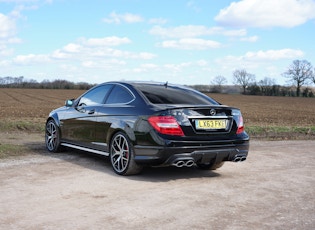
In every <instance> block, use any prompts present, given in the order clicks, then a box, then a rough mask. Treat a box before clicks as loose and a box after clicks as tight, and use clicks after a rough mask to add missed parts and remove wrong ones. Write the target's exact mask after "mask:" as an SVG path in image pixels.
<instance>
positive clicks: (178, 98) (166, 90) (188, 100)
mask: <svg viewBox="0 0 315 230" xmlns="http://www.w3.org/2000/svg"><path fill="white" fill-rule="evenodd" d="M136 88H137V89H138V90H140V91H141V92H142V93H143V94H144V96H145V97H146V98H147V99H148V100H149V101H150V102H151V103H153V104H185V105H218V104H219V103H217V102H216V101H215V100H213V99H212V98H210V97H208V96H206V95H205V94H202V93H200V92H198V91H195V90H192V89H189V88H180V87H174V86H167V87H166V86H163V85H138V86H136Z"/></svg>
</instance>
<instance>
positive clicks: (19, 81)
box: [0, 76, 95, 90]
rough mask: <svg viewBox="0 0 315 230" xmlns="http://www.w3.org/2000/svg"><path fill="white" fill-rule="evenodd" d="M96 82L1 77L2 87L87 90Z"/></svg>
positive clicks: (0, 85) (0, 83) (0, 84)
mask: <svg viewBox="0 0 315 230" xmlns="http://www.w3.org/2000/svg"><path fill="white" fill-rule="evenodd" d="M94 85H95V84H89V83H86V82H79V83H74V82H71V81H67V80H60V79H57V80H53V81H49V80H43V81H41V82H38V81H36V80H33V79H31V80H27V79H24V77H23V76H20V77H0V87H2V88H32V89H81V90H87V89H90V88H91V87H93V86H94Z"/></svg>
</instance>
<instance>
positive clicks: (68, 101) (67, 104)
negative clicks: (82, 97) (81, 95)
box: [65, 99, 74, 107]
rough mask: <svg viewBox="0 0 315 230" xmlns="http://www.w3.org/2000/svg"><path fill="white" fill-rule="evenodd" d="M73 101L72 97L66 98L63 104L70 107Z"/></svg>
mask: <svg viewBox="0 0 315 230" xmlns="http://www.w3.org/2000/svg"><path fill="white" fill-rule="evenodd" d="M73 101H74V99H70V100H66V102H65V106H66V107H71V106H72V105H73Z"/></svg>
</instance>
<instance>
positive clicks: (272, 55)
mask: <svg viewBox="0 0 315 230" xmlns="http://www.w3.org/2000/svg"><path fill="white" fill-rule="evenodd" d="M303 55H304V53H303V51H301V50H294V49H281V50H267V51H262V50H260V51H257V52H247V53H246V54H245V55H244V56H242V57H241V58H242V59H244V60H262V61H263V60H267V61H274V60H279V59H294V58H301V57H302V56H303Z"/></svg>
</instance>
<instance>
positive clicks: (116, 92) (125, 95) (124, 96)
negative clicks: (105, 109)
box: [106, 85, 134, 104]
mask: <svg viewBox="0 0 315 230" xmlns="http://www.w3.org/2000/svg"><path fill="white" fill-rule="evenodd" d="M133 99H134V96H133V95H132V94H131V93H130V92H129V90H128V89H127V88H125V87H123V86H120V85H116V86H115V88H114V89H113V90H112V92H111V93H110V95H109V96H108V99H107V100H106V104H125V103H128V102H131V101H132V100H133Z"/></svg>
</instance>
